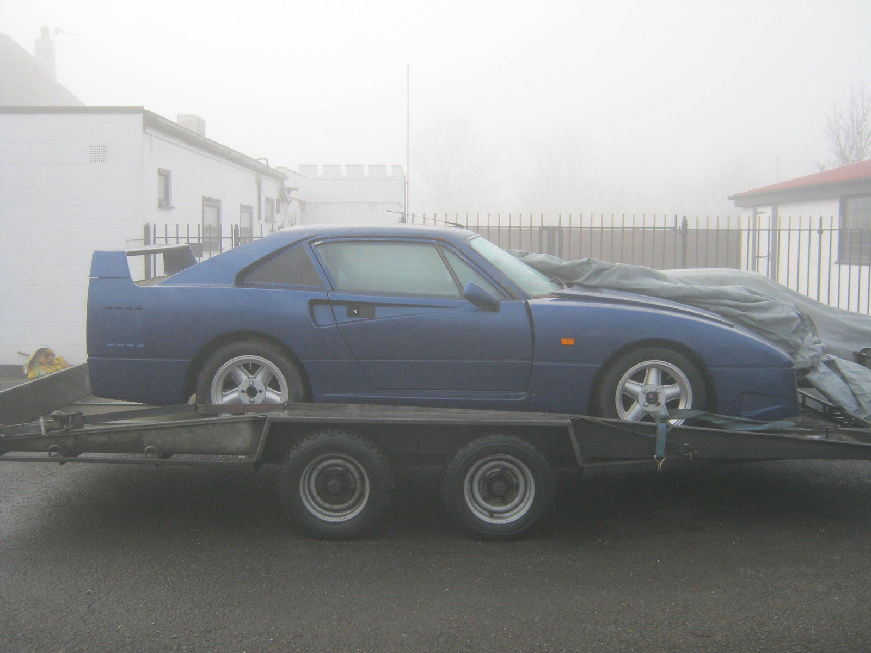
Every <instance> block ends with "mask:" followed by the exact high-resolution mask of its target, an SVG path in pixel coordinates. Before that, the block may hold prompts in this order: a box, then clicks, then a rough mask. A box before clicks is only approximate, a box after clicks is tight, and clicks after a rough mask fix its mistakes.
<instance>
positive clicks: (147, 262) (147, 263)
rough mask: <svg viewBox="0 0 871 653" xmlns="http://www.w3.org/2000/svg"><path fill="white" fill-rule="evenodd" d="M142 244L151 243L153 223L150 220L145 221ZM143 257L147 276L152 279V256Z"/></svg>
mask: <svg viewBox="0 0 871 653" xmlns="http://www.w3.org/2000/svg"><path fill="white" fill-rule="evenodd" d="M142 244H143V245H144V246H146V247H147V246H148V245H150V244H151V224H150V223H148V222H146V223H145V228H144V229H143V231H142ZM142 258H143V259H145V278H146V279H150V278H151V257H150V256H143V257H142Z"/></svg>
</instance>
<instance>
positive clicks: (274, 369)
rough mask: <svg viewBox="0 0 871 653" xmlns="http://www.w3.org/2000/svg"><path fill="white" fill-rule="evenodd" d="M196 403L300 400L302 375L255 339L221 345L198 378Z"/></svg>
mask: <svg viewBox="0 0 871 653" xmlns="http://www.w3.org/2000/svg"><path fill="white" fill-rule="evenodd" d="M196 393H197V403H199V404H284V403H290V402H294V401H302V400H303V397H304V395H305V386H304V384H303V380H302V375H301V374H300V372H299V369H298V368H297V366H296V363H295V362H294V361H293V360H291V359H290V358H289V357H288V356H287V355H286V354H285V353H284V352H282V351H281V350H280V349H278V348H277V347H275V346H273V345H270V344H268V343H266V342H261V341H258V340H247V341H243V342H234V343H230V344H229V345H224V346H223V347H220V348H218V349H216V350H215V351H214V353H212V355H211V356H209V358H208V359H207V360H206V362H205V364H204V365H203V367H202V369H201V370H200V373H199V375H198V376H197V386H196Z"/></svg>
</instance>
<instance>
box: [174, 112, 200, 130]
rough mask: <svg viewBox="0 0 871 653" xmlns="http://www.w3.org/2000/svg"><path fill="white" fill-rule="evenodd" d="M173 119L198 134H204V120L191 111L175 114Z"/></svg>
mask: <svg viewBox="0 0 871 653" xmlns="http://www.w3.org/2000/svg"><path fill="white" fill-rule="evenodd" d="M175 121H176V122H177V123H178V124H179V125H181V126H182V127H184V128H185V129H190V130H191V131H192V132H195V133H197V134H199V135H200V136H205V135H206V121H205V120H204V119H202V118H200V117H199V116H196V115H194V114H192V113H180V114H178V116H176V119H175Z"/></svg>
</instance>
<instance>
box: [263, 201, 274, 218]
mask: <svg viewBox="0 0 871 653" xmlns="http://www.w3.org/2000/svg"><path fill="white" fill-rule="evenodd" d="M265 211H266V215H265V216H264V218H263V219H264V220H265V221H266V222H267V223H268V224H272V223H273V222H275V200H274V199H272V198H271V197H267V198H266V208H265Z"/></svg>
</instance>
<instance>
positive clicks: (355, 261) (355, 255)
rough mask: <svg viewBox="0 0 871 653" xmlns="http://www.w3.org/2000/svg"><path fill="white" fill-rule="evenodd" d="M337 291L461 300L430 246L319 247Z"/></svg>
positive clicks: (341, 243)
mask: <svg viewBox="0 0 871 653" xmlns="http://www.w3.org/2000/svg"><path fill="white" fill-rule="evenodd" d="M318 253H319V254H320V255H321V257H322V258H323V260H324V263H325V264H326V266H327V269H328V270H329V272H330V276H331V277H332V279H333V283H334V284H335V286H336V289H337V290H343V291H347V292H364V293H378V294H388V295H425V296H430V297H459V296H460V291H459V289H458V288H457V284H456V283H455V282H454V279H453V277H452V276H451V273H450V272H449V271H448V269H447V268H446V267H445V264H444V261H442V257H441V256H440V255H439V253H438V251H437V250H436V248H435V246H433V245H431V244H429V243H413V242H402V241H399V242H377V241H366V242H362V241H357V242H353V241H339V242H327V243H322V244H321V245H319V246H318Z"/></svg>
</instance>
